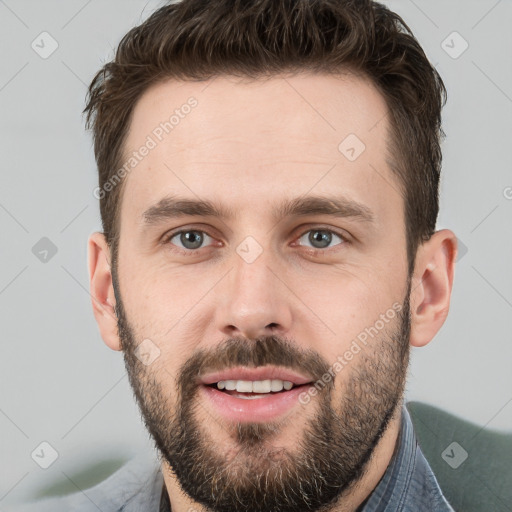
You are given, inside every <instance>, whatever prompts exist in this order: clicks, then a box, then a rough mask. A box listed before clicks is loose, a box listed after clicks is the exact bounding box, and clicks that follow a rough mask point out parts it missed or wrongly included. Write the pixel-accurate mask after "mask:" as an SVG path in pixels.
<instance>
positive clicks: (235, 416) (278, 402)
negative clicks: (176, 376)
mask: <svg viewBox="0 0 512 512" xmlns="http://www.w3.org/2000/svg"><path fill="white" fill-rule="evenodd" d="M309 386H310V384H304V385H302V386H297V387H294V388H292V389H290V390H289V391H281V392H280V393H269V394H268V395H264V396H263V397H262V398H238V397H237V396H235V395H229V394H228V393H224V392H223V391H220V390H218V389H216V388H214V387H211V386H205V385H201V386H200V389H201V394H202V395H203V397H204V398H205V399H206V400H207V401H208V402H209V403H210V404H211V406H212V407H213V408H214V410H215V412H217V413H218V414H220V415H221V416H222V417H223V418H225V419H227V420H230V421H237V422H252V423H254V422H256V423H258V422H259V423H261V422H266V421H270V420H275V419H279V417H281V416H283V415H285V414H286V413H288V412H289V411H290V410H291V409H292V408H293V407H294V406H297V405H300V401H299V395H300V394H301V393H303V392H304V391H307V389H308V388H309Z"/></svg>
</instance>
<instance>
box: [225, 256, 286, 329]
mask: <svg viewBox="0 0 512 512" xmlns="http://www.w3.org/2000/svg"><path fill="white" fill-rule="evenodd" d="M233 261H234V268H233V269H232V270H231V272H229V274H228V276H226V280H225V282H224V283H223V285H222V286H221V288H220V289H218V290H217V293H218V294H219V295H218V301H217V310H216V318H217V322H218V327H219V329H220V331H221V332H222V333H223V334H224V335H227V336H230V337H233V336H237V337H238V336H241V337H246V338H248V339H256V338H258V337H260V336H268V335H272V334H274V335H281V336H283V335H285V334H286V333H287V332H288V331H289V330H290V328H291V321H292V309H291V308H292V297H293V294H292V293H291V292H290V290H289V289H288V287H287V286H286V284H285V277H284V275H283V274H284V273H283V271H282V268H281V266H280V265H279V262H277V260H276V258H275V257H272V254H271V251H270V250H268V249H267V250H265V251H263V253H262V254H261V255H260V256H259V257H258V258H257V259H256V260H254V261H252V262H250V263H249V262H248V261H246V260H244V259H243V258H242V257H239V256H238V254H235V255H234V258H233ZM280 269H281V270H280Z"/></svg>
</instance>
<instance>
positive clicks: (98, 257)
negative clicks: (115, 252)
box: [87, 232, 121, 350]
mask: <svg viewBox="0 0 512 512" xmlns="http://www.w3.org/2000/svg"><path fill="white" fill-rule="evenodd" d="M87 249H88V251H87V252H88V265H89V282H90V290H91V298H92V310H93V312H94V317H95V318H96V322H97V323H98V327H99V329H100V334H101V337H102V338H103V341H104V342H105V344H106V345H107V346H108V347H110V348H111V349H112V350H121V343H120V340H119V336H118V332H117V318H116V313H115V295H114V286H113V285H112V273H111V267H110V249H109V247H108V244H107V241H106V239H105V236H104V235H103V233H99V232H96V233H93V234H92V235H90V236H89V241H88V244H87Z"/></svg>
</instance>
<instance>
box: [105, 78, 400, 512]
mask: <svg viewBox="0 0 512 512" xmlns="http://www.w3.org/2000/svg"><path fill="white" fill-rule="evenodd" d="M191 97H193V98H194V100H193V101H190V100H189V99H190V98H191ZM187 103H188V104H189V105H191V104H193V108H184V107H183V105H185V104H187ZM176 110H178V113H177V114H176V116H175V118H174V119H173V126H172V128H170V129H169V126H167V129H168V131H169V133H166V132H165V130H163V129H162V127H161V125H160V123H162V122H165V121H168V120H169V118H170V117H171V115H173V113H175V111H176ZM178 119H179V120H178ZM159 126H160V128H161V129H160V130H158V127H159ZM388 127H389V125H388V121H387V118H386V105H385V102H384V100H383V98H382V97H381V95H380V94H379V93H378V92H377V91H376V89H375V88H373V87H372V86H371V85H370V84H369V83H368V82H367V81H364V80H362V79H361V78H356V77H354V76H349V75H345V76H343V77H329V76H325V75H306V74H303V75H296V76H294V77H290V76H288V77H286V76H283V77H275V78H272V79H269V80H267V81H260V80H258V81H253V82H248V81H245V82H241V81H240V80H238V79H236V80H235V79H229V78H223V77H218V78H216V79H215V80H213V81H208V82H202V83H198V82H196V83H193V82H177V81H168V82H165V83H162V84H159V85H157V86H154V87H152V88H151V89H149V90H148V91H147V92H146V93H145V94H144V95H143V97H142V98H141V99H140V100H139V102H138V103H137V105H136V108H135V110H134V114H133V118H132V120H131V124H130V132H129V135H128V138H127V141H126V146H125V147H126V152H125V153H126V156H127V158H128V157H130V156H131V155H132V152H133V151H139V148H140V147H141V146H143V145H146V146H147V147H150V149H149V151H144V150H143V151H142V152H144V153H147V154H146V156H144V157H143V158H140V161H139V160H138V163H137V164H136V166H134V167H133V169H132V170H131V171H130V173H129V174H128V176H127V177H126V178H125V179H126V183H125V188H124V191H123V199H122V203H121V226H120V243H119V247H118V250H119V252H118V254H119V257H118V262H117V265H116V269H115V270H116V274H114V278H115V281H114V285H115V290H116V299H117V304H116V311H117V314H118V322H119V323H118V327H119V336H120V338H121V341H122V344H123V348H124V350H125V362H126V366H127V369H128V372H129V377H130V382H131V385H132V387H133V388H134V390H135V394H136V397H137V400H138V403H139V406H140V408H141V411H142V414H143V417H144V420H145V423H146V425H147V427H148V430H149V431H150V433H151V435H152V436H153V438H154V439H155V442H156V444H157V447H158V448H159V450H160V452H161V454H162V456H163V460H164V462H165V463H167V464H168V465H169V466H170V468H172V471H173V474H174V475H175V476H176V478H177V479H178V481H179V483H180V485H181V487H182V488H183V489H184V490H185V491H186V492H187V493H188V494H189V495H190V496H191V497H192V498H193V499H194V500H196V501H198V502H200V503H202V504H204V505H206V506H208V507H210V508H211V509H212V510H219V511H220V510H231V511H237V510H250V511H263V510H265V511H270V510H276V511H277V510H280V511H281V512H283V511H293V510H319V509H320V508H321V506H323V505H325V504H327V503H329V502H334V501H335V499H336V498H337V497H339V496H340V494H341V493H343V492H344V491H346V490H348V489H349V488H350V486H351V485H353V484H354V483H355V482H357V480H358V479H360V478H361V476H362V475H363V474H364V471H365V469H366V467H367V464H368V460H369V458H370V456H371V454H372V452H373V449H374V448H375V446H376V444H377V443H378V441H379V439H380V438H381V436H382V434H383V432H384V431H385V429H386V427H387V425H388V423H389V421H390V419H391V417H392V415H393V414H394V413H395V412H396V410H397V407H398V406H399V405H400V404H399V400H400V398H401V396H402V394H403V389H404V384H405V378H406V372H407V364H408V355H409V352H408V346H409V329H410V324H409V305H408V298H409V292H410V283H409V281H408V275H407V255H406V242H405V225H404V216H403V199H402V197H401V195H400V194H399V193H398V190H399V188H400V187H399V184H398V183H397V181H396V178H395V177H394V176H393V175H392V174H391V171H390V169H389V167H388V165H387V163H386V156H387V153H386V139H387V136H388ZM148 136H149V139H148ZM150 139H151V140H152V142H148V141H150ZM160 139H161V140H160ZM363 144H364V146H363ZM142 152H140V151H139V156H140V153H142ZM312 196H314V197H315V198H332V199H334V200H336V201H339V202H341V203H342V205H341V206H342V208H341V211H342V212H343V214H338V215H334V214H333V213H329V212H327V210H325V208H324V209H315V208H314V207H313V206H314V205H313V202H311V201H310V202H309V203H307V204H306V205H305V208H302V210H301V211H299V210H297V209H295V210H294V211H291V209H288V211H285V209H284V208H283V205H284V204H289V203H290V202H292V201H295V202H296V203H297V201H305V200H306V199H308V198H309V197H312ZM166 197H167V198H171V197H172V198H173V199H174V200H178V199H179V200H190V201H199V200H203V201H208V202H210V203H212V204H213V205H214V206H216V207H217V208H218V209H222V210H223V211H224V212H225V213H226V214H229V215H227V216H223V217H217V216H214V215H206V216H205V215H197V214H194V215H192V214H191V213H192V212H190V211H189V213H188V214H186V215H180V216H175V215H174V216H171V215H169V214H170V213H171V212H172V211H174V210H175V209H174V208H170V207H169V204H167V205H164V204H163V203H159V202H160V201H161V200H162V199H163V198H166ZM158 204H159V205H160V206H165V208H159V209H155V208H153V209H152V210H150V209H151V207H154V206H155V205H158ZM179 205H180V204H178V206H179ZM331 205H332V203H331ZM181 206H183V203H181ZM145 212H146V213H147V214H145ZM151 213H152V214H151ZM206 213H208V212H206ZM209 213H212V212H209ZM180 232H181V233H180ZM121 300H122V302H121ZM141 343H142V345H141V346H140V348H137V347H138V345H139V344H141ZM142 353H146V354H148V356H146V359H145V358H144V357H143V356H141V354H142ZM141 359H142V361H141ZM148 363H149V364H148ZM240 381H242V382H240ZM219 382H221V384H218V383H219ZM251 383H252V388H251ZM289 383H291V385H292V386H293V387H292V389H290V390H288V388H289V387H290V384H289ZM314 383H316V387H314V386H313V384H314ZM233 386H236V389H235V390H232V389H229V388H232V387H233ZM312 386H313V387H312ZM250 388H251V389H252V392H250ZM279 389H282V390H281V391H279Z"/></svg>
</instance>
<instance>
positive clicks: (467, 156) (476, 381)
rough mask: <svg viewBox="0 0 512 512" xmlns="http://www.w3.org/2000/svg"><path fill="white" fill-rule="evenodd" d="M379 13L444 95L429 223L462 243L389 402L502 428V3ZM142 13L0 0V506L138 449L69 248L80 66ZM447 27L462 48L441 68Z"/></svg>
mask: <svg viewBox="0 0 512 512" xmlns="http://www.w3.org/2000/svg"><path fill="white" fill-rule="evenodd" d="M387 4H388V5H389V6H390V7H392V8H393V9H394V10H396V11H397V12H398V13H399V14H400V15H402V16H403V18H404V19H405V21H406V23H408V24H409V26H410V27H411V28H412V30H413V32H414V33H415V35H416V36H417V37H418V39H419V40H420V42H421V43H422V45H423V47H424V49H425V51H426V53H427V55H428V56H429V58H430V59H431V61H432V62H433V63H434V64H435V65H436V67H437V68H438V70H439V71H440V73H441V75H442V77H443V79H444V81H445V83H446V86H447V89H448V94H449V99H448V103H447V106H446V107H445V110H444V117H443V119H444V129H445V131H446V134H447V139H446V141H445V143H444V146H443V148H444V165H443V179H442V196H441V197H442V201H441V212H440V217H439V224H438V227H439V228H443V227H449V228H451V229H453V230H454V231H455V233H456V234H457V236H458V237H459V238H460V240H461V242H462V244H464V247H465V248H467V249H463V250H462V252H463V253H464V251H465V250H467V253H466V254H462V257H461V258H460V260H459V262H458V266H457V270H456V276H455V287H454V291H453V296H452V306H451V311H450V315H449V317H448V320H447V321H446V323H445V325H444V326H443V328H442V330H441V331H440V333H439V334H438V335H437V336H436V338H435V339H434V340H433V341H432V342H431V343H430V344H429V345H427V346H426V347H424V348H421V349H412V363H411V372H410V375H409V380H408V386H407V400H420V401H423V402H427V403H430V404H433V405H436V406H438V407H440V408H442V409H445V410H447V411H450V412H452V413H454V414H456V415H458V416H460V417H462V418H465V419H468V420H470V421H473V422H475V423H477V424H479V425H481V426H484V425H485V426H487V427H488V428H492V429H499V430H508V431H510V429H511V428H512V363H511V362H512V330H511V327H510V320H511V318H512V265H511V263H512V236H511V235H512V229H511V228H512V222H511V220H512V156H511V145H512V124H511V114H512V59H511V54H512V51H511V50H512V32H511V31H510V25H511V22H512V3H511V1H510V0H501V1H496V0H478V1H477V0H473V1H468V0H457V1H454V0H450V2H446V1H443V0H436V1H433V0H428V1H427V0H415V1H412V0H401V1H398V0H397V1H390V2H387ZM158 5H160V2H156V1H150V2H145V1H142V0H129V1H127V0H116V1H113V0H109V1H102V2H100V1H99V0H89V1H84V0H68V1H66V2H63V1H61V2H58V1H55V0H53V1H50V0H44V1H41V0H32V1H29V0H18V1H15V0H0V62H1V66H0V141H1V142H0V147H1V161H0V166H1V173H0V179H1V186H0V227H1V233H2V244H1V266H0V315H1V322H2V341H1V349H2V350H1V357H0V433H1V437H0V461H1V462H0V464H1V474H0V510H1V507H2V505H8V504H11V503H16V502H18V501H20V500H21V499H23V498H27V497H30V496H31V495H32V494H33V493H34V492H35V491H36V490H37V489H39V488H41V487H44V486H45V485H49V484H50V483H52V482H54V481H56V480H60V479H63V478H65V477H66V475H69V474H70V473H72V472H73V471H75V470H76V469H79V468H82V467H85V466H87V464H88V463H91V462H94V461H98V460H101V459H103V458H105V457H109V456H116V455H118V454H123V456H124V457H125V458H129V457H131V456H132V455H133V454H135V453H136V452H137V451H138V450H139V449H141V448H144V447H148V446H151V442H150V440H149V434H147V432H146V430H145V428H144V427H143V425H142V423H141V421H140V418H139V413H138V410H137V407H136V405H135V401H134V399H133V398H132V393H131V389H130V387H129V385H128V381H127V378H126V376H125V370H124V366H123V361H122V354H121V353H119V352H113V351H111V350H110V349H108V348H107V347H106V346H105V345H104V343H103V341H102V339H101V337H100V335H99V332H98V329H97V326H96V323H95V320H94V317H93V314H92V309H91V304H90V302H91V300H90V296H89V293H88V271H87V260H86V258H87V249H86V242H87V238H88V236H89V234H90V233H91V232H93V231H95V230H99V229H101V224H100V217H99V209H98V201H97V200H96V199H95V198H94V197H93V194H92V191H93V189H94V187H95V186H96V180H97V177H96V168H95V162H94V158H93V152H92V145H91V139H90V135H89V134H86V133H85V132H84V123H83V119H82V117H81V111H82V109H83V107H84V98H85V93H86V86H87V85H88V84H89V82H90V80H91V79H92V77H93V75H94V73H95V72H96V71H97V70H98V69H99V68H100V66H101V65H102V63H103V62H105V61H106V60H110V59H111V57H112V52H113V49H114V48H115V46H116V44H117V43H118V41H119V40H120V38H121V36H122V35H123V34H124V33H125V32H126V31H127V30H128V29H129V28H131V27H132V26H133V25H135V24H138V23H140V22H141V21H142V20H143V19H144V18H146V17H147V16H148V15H149V13H150V12H152V11H153V10H154V9H155V8H156V7H157V6H158ZM43 31H46V32H48V33H49V34H51V36H52V38H54V39H55V40H56V41H57V43H58V48H57V50H56V51H55V52H54V53H53V54H52V55H50V56H49V57H48V58H46V59H43V58H41V57H40V55H39V54H38V53H36V52H35V51H34V50H33V49H32V47H31V44H32V42H33V41H34V40H35V41H36V43H37V42H38V41H40V36H39V35H40V34H41V32H43ZM454 31H456V32H458V33H459V34H460V36H461V37H462V38H463V39H464V40H465V41H467V43H468V44H469V47H468V48H467V50H466V51H465V52H464V53H462V54H461V55H460V56H458V57H457V58H453V56H454V55H456V54H458V53H459V52H460V50H461V49H462V48H463V45H464V41H463V40H462V39H461V38H460V37H459V36H457V35H453V34H452V33H453V32H454ZM44 37H46V36H44ZM443 41H445V42H444V43H443ZM39 44H40V45H41V43H39ZM49 44H50V42H49V40H48V39H46V44H45V48H46V50H48V48H49V47H50V46H49ZM42 50H43V49H42V48H41V49H40V51H42ZM445 50H447V51H448V52H451V54H452V56H450V55H449V54H448V53H447V51H445ZM42 237H47V238H49V239H50V240H51V241H52V242H53V244H55V246H56V248H57V253H56V254H55V255H54V256H53V257H50V255H51V253H50V254H49V255H48V261H47V262H46V263H44V262H42V261H40V260H39V259H38V258H37V257H36V256H35V255H34V253H33V252H32V248H33V247H34V245H35V244H36V243H37V242H38V241H39V240H40V239H41V238H42ZM43 441H46V442H48V443H50V444H51V445H52V446H53V447H54V449H55V450H57V452H58V454H59V457H58V459H57V460H56V462H55V463H53V464H52V465H51V466H50V467H49V468H48V469H46V470H44V469H41V468H40V467H39V466H38V465H37V464H36V463H35V462H34V460H33V459H32V458H31V453H32V452H33V451H34V450H35V449H36V448H37V447H38V446H39V445H40V443H41V442H43Z"/></svg>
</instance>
